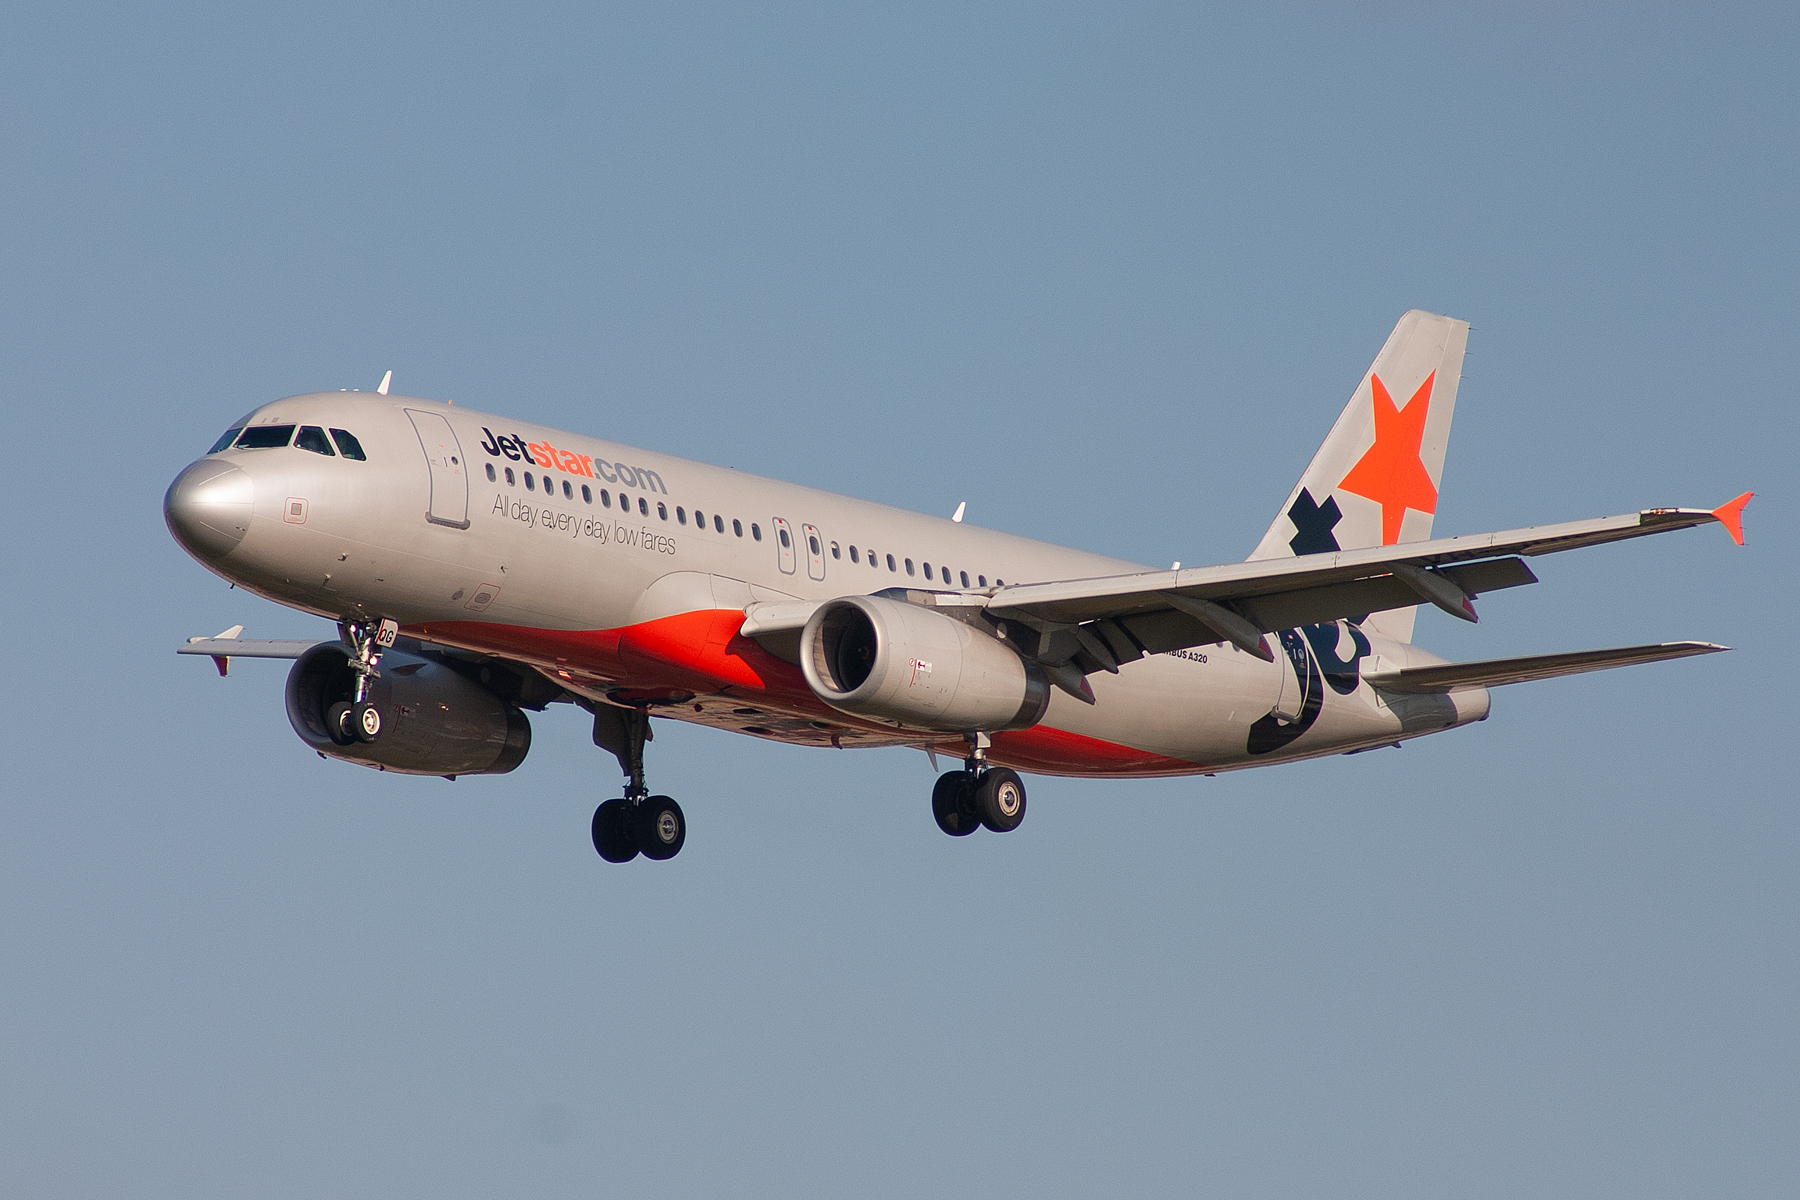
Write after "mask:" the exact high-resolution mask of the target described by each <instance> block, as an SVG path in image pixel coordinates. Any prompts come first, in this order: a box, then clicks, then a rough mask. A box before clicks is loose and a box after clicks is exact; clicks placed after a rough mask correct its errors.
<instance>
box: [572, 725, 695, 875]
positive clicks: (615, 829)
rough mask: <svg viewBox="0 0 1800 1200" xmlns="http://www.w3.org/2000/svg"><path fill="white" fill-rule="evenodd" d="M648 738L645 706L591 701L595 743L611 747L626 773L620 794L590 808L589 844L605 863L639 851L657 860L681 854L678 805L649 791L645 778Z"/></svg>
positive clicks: (683, 830) (683, 832)
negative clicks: (591, 830) (591, 832)
mask: <svg viewBox="0 0 1800 1200" xmlns="http://www.w3.org/2000/svg"><path fill="white" fill-rule="evenodd" d="M652 737H653V735H652V734H651V732H650V714H649V713H648V712H646V711H645V710H644V709H642V708H613V707H611V706H609V705H600V704H596V705H595V706H594V745H596V746H599V747H600V748H601V749H603V750H610V751H612V752H613V754H614V756H615V757H617V758H618V760H619V768H620V769H621V770H622V771H624V772H625V795H624V796H623V797H621V798H620V799H617V800H608V801H606V802H605V803H603V804H602V805H601V806H600V807H599V808H597V809H595V810H594V849H595V850H597V851H599V852H600V857H601V858H604V859H605V860H606V861H607V862H612V863H623V862H630V861H631V860H632V859H634V858H636V857H637V856H638V855H639V854H642V855H643V856H644V857H645V858H648V859H653V860H655V861H659V862H660V861H662V860H663V859H669V858H674V857H675V856H676V855H677V854H680V853H681V847H682V846H683V845H684V844H685V843H686V842H687V818H686V817H684V816H682V814H681V805H679V804H677V803H675V801H673V800H671V799H670V798H669V797H667V796H652V795H650V789H649V787H648V786H646V785H645V783H644V743H645V742H647V741H650V740H651V739H652Z"/></svg>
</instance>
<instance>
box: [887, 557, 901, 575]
mask: <svg viewBox="0 0 1800 1200" xmlns="http://www.w3.org/2000/svg"><path fill="white" fill-rule="evenodd" d="M899 569H900V568H899V567H897V566H895V565H894V556H893V555H891V554H890V555H888V570H890V571H898V570H899Z"/></svg>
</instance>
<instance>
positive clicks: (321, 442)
mask: <svg viewBox="0 0 1800 1200" xmlns="http://www.w3.org/2000/svg"><path fill="white" fill-rule="evenodd" d="M294 445H296V446H298V447H300V449H302V450H311V451H312V452H313V453H314V454H323V455H325V456H326V457H327V458H329V457H331V456H332V455H333V454H335V453H336V451H334V450H333V449H332V448H331V442H330V441H329V440H327V438H326V437H325V431H324V430H323V429H320V428H319V427H318V426H317V425H302V426H301V427H300V436H299V437H297V438H295V439H294Z"/></svg>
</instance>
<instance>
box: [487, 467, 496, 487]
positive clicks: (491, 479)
mask: <svg viewBox="0 0 1800 1200" xmlns="http://www.w3.org/2000/svg"><path fill="white" fill-rule="evenodd" d="M487 471H488V482H489V483H493V482H495V477H494V464H493V463H489V464H488V465H487Z"/></svg>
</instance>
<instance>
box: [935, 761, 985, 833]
mask: <svg viewBox="0 0 1800 1200" xmlns="http://www.w3.org/2000/svg"><path fill="white" fill-rule="evenodd" d="M931 815H932V816H934V817H936V818H937V823H938V828H939V829H941V830H943V831H944V832H945V833H947V834H949V835H950V836H951V837H967V836H968V835H969V834H971V833H974V832H975V831H976V830H977V829H979V828H980V827H981V816H980V814H979V813H977V812H976V811H975V781H974V780H973V779H972V778H970V776H969V773H968V772H967V771H946V772H944V774H942V775H940V776H938V781H937V786H935V787H933V788H932V789H931Z"/></svg>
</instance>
